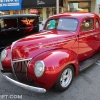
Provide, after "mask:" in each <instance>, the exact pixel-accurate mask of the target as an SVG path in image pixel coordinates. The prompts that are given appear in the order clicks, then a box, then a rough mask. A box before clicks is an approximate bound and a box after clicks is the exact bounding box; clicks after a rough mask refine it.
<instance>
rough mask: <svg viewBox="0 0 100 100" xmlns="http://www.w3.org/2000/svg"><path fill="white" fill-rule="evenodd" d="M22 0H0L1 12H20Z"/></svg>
mask: <svg viewBox="0 0 100 100" xmlns="http://www.w3.org/2000/svg"><path fill="white" fill-rule="evenodd" d="M21 9H22V0H0V11H1V10H21Z"/></svg>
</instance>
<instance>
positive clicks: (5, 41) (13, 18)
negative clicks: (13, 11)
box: [0, 14, 39, 51]
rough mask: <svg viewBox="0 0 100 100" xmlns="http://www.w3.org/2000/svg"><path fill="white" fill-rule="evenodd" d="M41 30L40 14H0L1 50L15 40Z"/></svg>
mask: <svg viewBox="0 0 100 100" xmlns="http://www.w3.org/2000/svg"><path fill="white" fill-rule="evenodd" d="M36 32H39V16H38V15H36V14H19V15H4V16H0V51H1V50H2V49H4V48H5V47H7V46H8V45H11V44H12V42H13V41H15V40H17V39H20V38H22V37H24V36H27V35H30V34H34V33H36Z"/></svg>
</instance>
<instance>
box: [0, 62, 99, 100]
mask: <svg viewBox="0 0 100 100" xmlns="http://www.w3.org/2000/svg"><path fill="white" fill-rule="evenodd" d="M10 76H11V75H10ZM11 77H12V76H11ZM5 95H6V96H5ZM18 96H19V99H18ZM0 100H100V65H97V64H94V65H92V66H91V67H90V68H88V69H86V70H85V71H83V72H81V73H80V74H79V75H78V76H77V77H75V78H74V80H73V82H72V84H71V86H70V87H69V88H68V89H67V90H66V91H65V92H63V93H58V92H55V91H54V90H53V88H52V89H50V90H48V91H47V92H46V93H45V94H39V93H34V92H30V91H27V90H24V89H22V88H19V87H17V86H15V85H13V84H11V83H9V82H7V81H6V80H5V79H3V77H2V75H1V73H0Z"/></svg>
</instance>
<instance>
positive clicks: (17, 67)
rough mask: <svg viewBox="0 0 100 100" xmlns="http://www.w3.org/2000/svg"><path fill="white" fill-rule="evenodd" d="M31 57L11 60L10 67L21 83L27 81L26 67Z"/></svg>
mask: <svg viewBox="0 0 100 100" xmlns="http://www.w3.org/2000/svg"><path fill="white" fill-rule="evenodd" d="M30 60H31V59H24V60H16V61H12V67H13V69H14V73H15V75H16V77H17V79H18V80H19V81H21V82H23V83H25V82H27V67H28V64H29V62H30Z"/></svg>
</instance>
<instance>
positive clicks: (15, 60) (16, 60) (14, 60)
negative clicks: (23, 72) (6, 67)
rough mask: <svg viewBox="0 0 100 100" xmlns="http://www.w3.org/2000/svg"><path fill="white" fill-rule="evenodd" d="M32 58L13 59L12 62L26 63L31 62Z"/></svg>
mask: <svg viewBox="0 0 100 100" xmlns="http://www.w3.org/2000/svg"><path fill="white" fill-rule="evenodd" d="M31 59H32V58H28V59H20V60H19V59H13V61H12V62H21V61H26V60H31Z"/></svg>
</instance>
